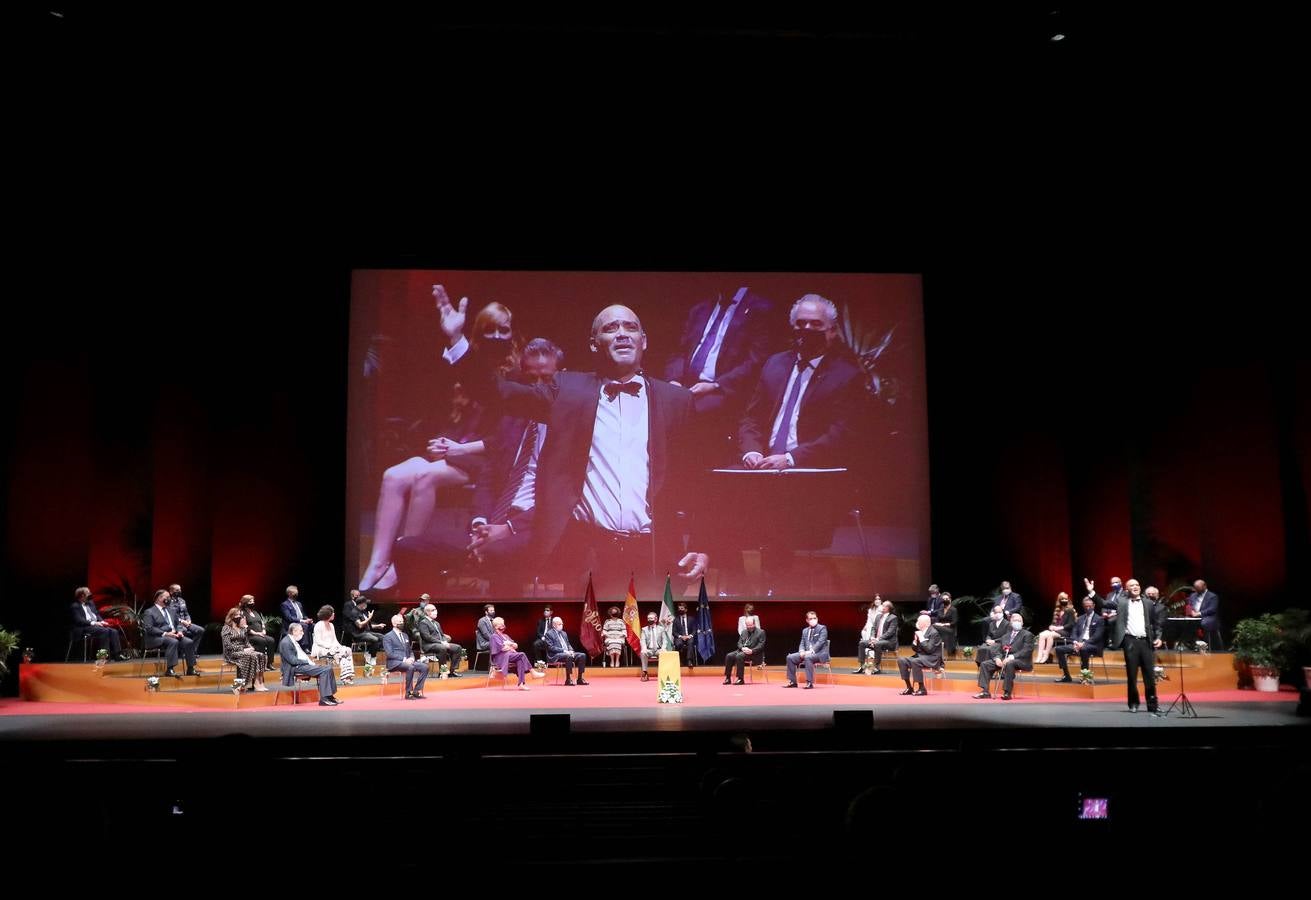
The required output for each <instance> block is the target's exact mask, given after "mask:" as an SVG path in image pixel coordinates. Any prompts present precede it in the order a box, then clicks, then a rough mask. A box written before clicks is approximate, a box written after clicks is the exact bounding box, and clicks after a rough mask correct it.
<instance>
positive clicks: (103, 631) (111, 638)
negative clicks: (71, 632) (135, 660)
mask: <svg viewBox="0 0 1311 900" xmlns="http://www.w3.org/2000/svg"><path fill="white" fill-rule="evenodd" d="M77 631H78V632H79V634H78V635H77V636H78V637H81V636H82V635H84V634H89V635H91V646H93V647H95V648H96V649H97V650H99V649H100V648H102V647H103V648H105V649H107V650H109V658H110V659H118V657H119V654H121V653H122V652H123V636H122V635H121V634H119V632H118V629H117V628H113V627H110V626H108V625H88V626H86V627H84V628H80V629H77Z"/></svg>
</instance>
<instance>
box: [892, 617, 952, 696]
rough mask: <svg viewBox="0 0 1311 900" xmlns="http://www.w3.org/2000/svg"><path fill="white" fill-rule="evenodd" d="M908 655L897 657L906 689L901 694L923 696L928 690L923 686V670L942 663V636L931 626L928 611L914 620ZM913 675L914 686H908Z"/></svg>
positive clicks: (898, 668)
mask: <svg viewBox="0 0 1311 900" xmlns="http://www.w3.org/2000/svg"><path fill="white" fill-rule="evenodd" d="M910 648H911V651H912V653H911V655H910V656H898V657H897V671H898V672H899V673H900V674H901V680H902V681H903V682H904V683H905V685H906V689H905V690H904V691H902V692H901V693H902V694H903V695H912V694H913V695H914V696H916V697H925V696H927V695H928V693H929V692H928V691H927V690H926V689H925V687H924V670H925V669H936V668H938V667H939V666H941V665H942V637H941V636H940V635H939V634H938V629H936V628H934V627H933V620H932V619H931V618H929V615H928V613H923V614H921V615H920V617H919V618H918V619H916V620H915V635H914V636H913V637H912V638H911V639H910ZM912 674H913V675H914V677H915V687H914V688H912V687H911V686H910V679H911V675H912Z"/></svg>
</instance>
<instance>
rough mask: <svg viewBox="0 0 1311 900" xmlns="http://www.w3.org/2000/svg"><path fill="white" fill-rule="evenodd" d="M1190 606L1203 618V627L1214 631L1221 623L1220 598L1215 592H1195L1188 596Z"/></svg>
mask: <svg viewBox="0 0 1311 900" xmlns="http://www.w3.org/2000/svg"><path fill="white" fill-rule="evenodd" d="M1188 605H1189V606H1191V607H1192V608H1193V612H1195V613H1197V615H1199V616H1201V617H1202V627H1203V628H1205V629H1208V630H1210V629H1213V628H1215V627H1216V623H1217V622H1218V621H1219V618H1220V617H1219V613H1220V598H1219V597H1218V596H1217V595H1216V593H1215V592H1214V591H1206V592H1204V593H1202V594H1198V593H1197V591H1193V592H1192V593H1191V594H1189V595H1188Z"/></svg>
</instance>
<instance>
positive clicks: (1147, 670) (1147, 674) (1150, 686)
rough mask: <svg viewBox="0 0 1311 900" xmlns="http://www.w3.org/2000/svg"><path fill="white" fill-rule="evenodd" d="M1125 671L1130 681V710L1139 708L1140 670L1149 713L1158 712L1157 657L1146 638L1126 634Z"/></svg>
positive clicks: (1124, 646) (1124, 645) (1124, 648)
mask: <svg viewBox="0 0 1311 900" xmlns="http://www.w3.org/2000/svg"><path fill="white" fill-rule="evenodd" d="M1121 649H1123V650H1124V669H1125V675H1126V676H1127V677H1128V679H1129V706H1130V708H1133V707H1136V706H1138V670H1139V669H1142V672H1143V687H1144V688H1145V692H1146V694H1147V710H1148V712H1155V711H1156V673H1155V672H1153V671H1152V668H1153V666H1155V665H1156V656H1155V654H1154V653H1153V652H1152V645H1151V642H1150V641H1148V640H1147V638H1145V637H1141V638H1136V637H1133V636H1132V635H1129V634H1126V635H1125V636H1124V644H1123V645H1122V648H1121Z"/></svg>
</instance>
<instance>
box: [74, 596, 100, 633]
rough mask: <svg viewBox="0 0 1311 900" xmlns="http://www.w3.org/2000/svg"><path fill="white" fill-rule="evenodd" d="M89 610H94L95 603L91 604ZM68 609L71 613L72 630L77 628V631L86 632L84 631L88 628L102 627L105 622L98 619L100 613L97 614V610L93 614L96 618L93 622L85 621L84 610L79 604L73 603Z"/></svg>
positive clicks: (85, 614)
mask: <svg viewBox="0 0 1311 900" xmlns="http://www.w3.org/2000/svg"><path fill="white" fill-rule="evenodd" d="M91 608H92V609H95V603H92V604H91ZM70 609H71V611H72V615H73V627H74V628H78V629H81V630H86V629H88V628H95V627H98V626H104V624H105V620H104V619H102V618H100V612H99V611H98V610H97V611H96V613H95V616H96V618H95V620H94V621H87V613H86V608H85V607H83V606H82V604H81V603H78V602H76V601H74V603H73V605H72V607H71V608H70Z"/></svg>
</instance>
